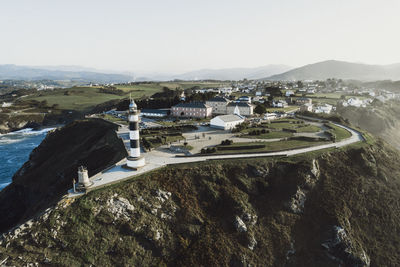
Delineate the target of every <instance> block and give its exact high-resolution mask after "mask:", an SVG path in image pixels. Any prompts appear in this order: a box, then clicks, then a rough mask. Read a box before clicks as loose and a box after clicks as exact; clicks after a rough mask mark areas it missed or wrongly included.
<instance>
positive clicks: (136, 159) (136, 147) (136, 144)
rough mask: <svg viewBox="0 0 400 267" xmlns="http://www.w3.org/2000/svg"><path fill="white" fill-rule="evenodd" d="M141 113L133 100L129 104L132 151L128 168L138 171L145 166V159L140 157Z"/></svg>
mask: <svg viewBox="0 0 400 267" xmlns="http://www.w3.org/2000/svg"><path fill="white" fill-rule="evenodd" d="M139 113H140V112H139V111H138V109H137V105H136V103H135V101H133V99H132V98H131V103H130V104H129V116H128V120H129V141H130V146H129V147H130V150H129V154H130V155H129V156H128V158H127V166H128V167H129V168H133V169H137V168H140V167H143V166H144V165H145V159H144V157H141V156H140V139H139Z"/></svg>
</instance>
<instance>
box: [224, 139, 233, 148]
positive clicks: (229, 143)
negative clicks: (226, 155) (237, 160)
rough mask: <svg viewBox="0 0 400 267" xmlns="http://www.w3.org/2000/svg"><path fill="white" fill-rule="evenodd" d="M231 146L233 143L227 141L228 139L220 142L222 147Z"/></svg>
mask: <svg viewBox="0 0 400 267" xmlns="http://www.w3.org/2000/svg"><path fill="white" fill-rule="evenodd" d="M232 144H233V141H232V140H229V139H226V140H222V142H221V145H222V146H229V145H232Z"/></svg>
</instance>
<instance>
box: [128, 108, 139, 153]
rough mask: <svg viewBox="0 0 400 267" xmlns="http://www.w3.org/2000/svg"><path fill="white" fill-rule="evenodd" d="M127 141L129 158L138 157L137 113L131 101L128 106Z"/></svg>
mask: <svg viewBox="0 0 400 267" xmlns="http://www.w3.org/2000/svg"><path fill="white" fill-rule="evenodd" d="M129 140H130V156H131V157H134V158H138V157H140V142H139V112H138V110H137V106H136V104H135V102H134V101H133V100H131V104H130V105H129Z"/></svg>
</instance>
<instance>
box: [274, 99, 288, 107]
mask: <svg viewBox="0 0 400 267" xmlns="http://www.w3.org/2000/svg"><path fill="white" fill-rule="evenodd" d="M287 106H288V103H287V102H286V101H284V100H278V101H272V107H274V108H286V107H287Z"/></svg>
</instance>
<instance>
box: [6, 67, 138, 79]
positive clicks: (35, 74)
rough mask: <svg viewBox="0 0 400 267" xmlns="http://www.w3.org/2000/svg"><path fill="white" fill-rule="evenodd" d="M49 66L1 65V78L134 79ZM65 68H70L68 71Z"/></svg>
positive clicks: (127, 76) (121, 75)
mask: <svg viewBox="0 0 400 267" xmlns="http://www.w3.org/2000/svg"><path fill="white" fill-rule="evenodd" d="M49 68H50V67H44V68H40V67H26V66H16V65H0V80H7V79H11V80H56V81H57V80H63V81H75V82H77V81H78V82H82V83H89V82H93V83H118V82H129V81H132V80H133V77H132V76H130V75H123V74H108V73H101V72H93V71H85V70H79V71H69V70H71V69H73V68H72V67H69V68H67V67H60V69H57V68H56V67H53V68H52V69H49ZM63 69H68V71H67V70H63ZM75 69H77V68H75Z"/></svg>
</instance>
